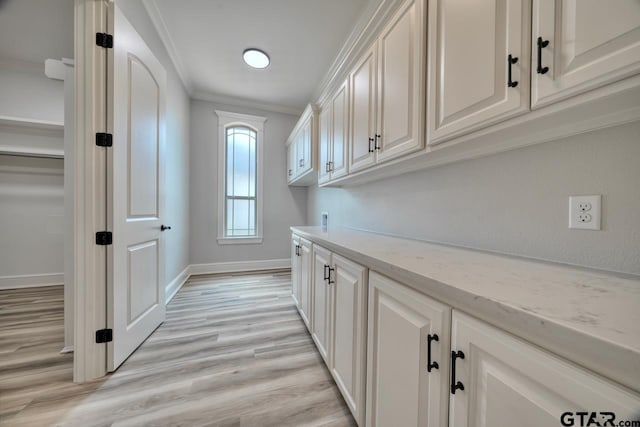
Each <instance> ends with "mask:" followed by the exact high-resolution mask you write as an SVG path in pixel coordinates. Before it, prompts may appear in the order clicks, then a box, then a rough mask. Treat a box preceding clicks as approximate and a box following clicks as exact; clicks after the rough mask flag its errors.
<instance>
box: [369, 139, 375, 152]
mask: <svg viewBox="0 0 640 427" xmlns="http://www.w3.org/2000/svg"><path fill="white" fill-rule="evenodd" d="M373 141H374V139H373V138H369V152H370V153H373V152H374V151H375V150H374V149H373V147H372V146H371V143H372V142H373Z"/></svg>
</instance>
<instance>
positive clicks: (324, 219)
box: [320, 212, 329, 231]
mask: <svg viewBox="0 0 640 427" xmlns="http://www.w3.org/2000/svg"><path fill="white" fill-rule="evenodd" d="M320 226H321V227H322V231H327V229H328V228H329V212H322V213H321V214H320Z"/></svg>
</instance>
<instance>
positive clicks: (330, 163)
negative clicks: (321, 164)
mask: <svg viewBox="0 0 640 427" xmlns="http://www.w3.org/2000/svg"><path fill="white" fill-rule="evenodd" d="M329 172H333V162H329Z"/></svg>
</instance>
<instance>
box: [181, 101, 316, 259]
mask: <svg viewBox="0 0 640 427" xmlns="http://www.w3.org/2000/svg"><path fill="white" fill-rule="evenodd" d="M215 110H223V111H230V112H235V113H242V114H253V115H258V116H263V117H266V118H267V121H266V122H265V124H264V144H265V145H264V168H265V172H264V225H263V230H264V240H263V242H262V244H260V245H218V243H217V237H218V236H217V220H218V209H217V200H218V199H217V198H218V184H217V180H218V175H217V165H218V117H217V116H216V114H215V113H214V111H215ZM297 119H298V118H297V117H294V116H290V115H287V114H280V113H273V112H266V111H260V110H251V109H247V108H240V107H232V106H226V105H219V104H213V103H210V102H205V101H196V100H193V101H191V163H190V165H191V186H190V187H191V197H190V199H191V208H190V210H191V239H190V240H191V245H190V251H189V253H190V260H191V263H192V264H210V263H218V262H233V261H256V260H272V259H282V258H289V257H290V256H291V254H290V251H289V236H290V232H289V226H291V225H300V224H304V223H305V220H306V217H307V208H306V202H307V190H306V189H305V188H294V187H291V188H290V187H288V186H287V180H286V175H285V170H286V153H285V146H284V141H285V140H286V139H287V137H288V136H289V133H291V130H292V129H293V126H295V124H296V121H297Z"/></svg>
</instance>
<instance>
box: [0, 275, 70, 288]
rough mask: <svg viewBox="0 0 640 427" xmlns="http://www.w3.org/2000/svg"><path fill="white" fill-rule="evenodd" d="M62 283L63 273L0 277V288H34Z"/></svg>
mask: <svg viewBox="0 0 640 427" xmlns="http://www.w3.org/2000/svg"><path fill="white" fill-rule="evenodd" d="M57 285H64V274H63V273H53V274H29V275H24V276H2V277H0V290H2V289H19V288H35V287H38V286H57Z"/></svg>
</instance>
